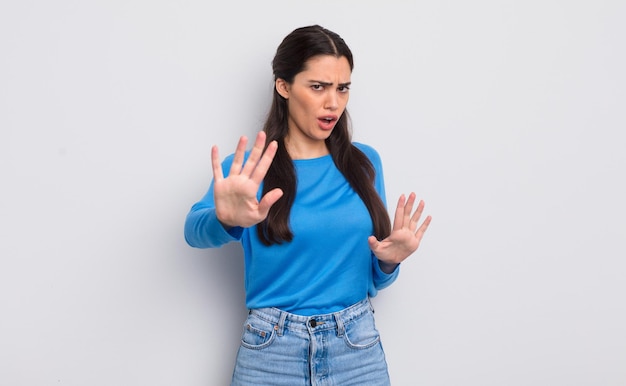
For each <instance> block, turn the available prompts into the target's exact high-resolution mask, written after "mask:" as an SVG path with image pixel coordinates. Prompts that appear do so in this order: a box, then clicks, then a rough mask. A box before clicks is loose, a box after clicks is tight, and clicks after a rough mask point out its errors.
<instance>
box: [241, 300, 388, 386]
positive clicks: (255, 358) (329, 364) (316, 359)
mask: <svg viewBox="0 0 626 386" xmlns="http://www.w3.org/2000/svg"><path fill="white" fill-rule="evenodd" d="M231 385H232V386H242V385H271V386H280V385H286V386H300V385H302V386H326V385H341V386H348V385H360V386H363V385H371V386H379V385H380V386H383V385H390V382H389V375H388V372H387V362H386V361H385V354H384V352H383V348H382V345H381V343H380V335H379V334H378V331H377V330H376V326H375V324H374V310H373V308H372V306H371V304H370V301H369V299H365V300H363V301H361V302H359V303H357V304H355V305H353V306H351V307H348V308H346V309H345V310H342V311H339V312H335V313H332V314H325V315H318V316H299V315H294V314H290V313H287V312H284V311H281V310H279V309H277V308H261V309H255V310H251V311H250V312H249V314H248V318H247V320H246V322H245V323H244V326H243V334H242V338H241V345H240V347H239V351H238V353H237V361H236V363H235V370H234V372H233V379H232V384H231Z"/></svg>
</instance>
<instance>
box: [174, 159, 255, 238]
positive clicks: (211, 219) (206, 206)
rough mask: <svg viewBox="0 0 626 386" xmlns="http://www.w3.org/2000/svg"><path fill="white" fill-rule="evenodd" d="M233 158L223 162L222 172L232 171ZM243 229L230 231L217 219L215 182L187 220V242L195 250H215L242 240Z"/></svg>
mask: <svg viewBox="0 0 626 386" xmlns="http://www.w3.org/2000/svg"><path fill="white" fill-rule="evenodd" d="M232 160H233V156H232V155H230V156H228V157H226V159H225V160H224V161H223V162H222V170H230V165H231V164H232ZM242 234H243V228H241V227H233V228H230V229H228V230H226V229H225V228H224V226H223V225H222V223H220V222H219V220H218V219H217V214H216V212H215V202H214V201H213V181H211V185H210V187H209V191H208V192H207V193H206V194H205V195H204V197H203V198H202V199H201V200H200V201H198V202H196V203H195V204H194V205H193V206H192V207H191V210H190V211H189V213H188V214H187V217H186V218H185V227H184V235H185V241H186V242H187V244H189V245H190V246H192V247H195V248H215V247H220V246H222V245H224V244H226V243H228V242H231V241H237V240H240V239H241V236H242Z"/></svg>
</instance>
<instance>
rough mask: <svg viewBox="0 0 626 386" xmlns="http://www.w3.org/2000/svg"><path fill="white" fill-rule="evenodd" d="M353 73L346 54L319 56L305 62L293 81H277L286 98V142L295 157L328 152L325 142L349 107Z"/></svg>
mask: <svg viewBox="0 0 626 386" xmlns="http://www.w3.org/2000/svg"><path fill="white" fill-rule="evenodd" d="M350 76H351V70H350V64H349V63H348V60H347V59H346V58H345V57H343V56H342V57H340V58H337V57H334V56H332V55H319V56H314V57H312V58H311V59H309V60H308V61H307V62H306V64H305V66H304V70H303V71H302V72H300V73H298V74H297V75H296V76H295V77H294V80H293V83H291V84H289V83H287V82H285V81H284V80H282V79H278V80H276V90H277V91H278V93H279V94H280V95H281V96H282V97H283V98H285V99H287V106H288V112H289V117H288V125H289V131H288V133H287V137H286V138H285V144H286V146H287V151H288V152H289V153H290V155H291V157H292V158H311V157H316V156H321V155H324V154H328V150H327V149H326V144H325V142H324V141H325V140H326V138H328V137H329V136H330V134H331V133H332V131H333V129H334V127H335V124H336V123H337V120H338V119H339V118H340V117H341V115H342V114H343V112H344V110H345V109H346V105H347V103H348V97H349V90H350Z"/></svg>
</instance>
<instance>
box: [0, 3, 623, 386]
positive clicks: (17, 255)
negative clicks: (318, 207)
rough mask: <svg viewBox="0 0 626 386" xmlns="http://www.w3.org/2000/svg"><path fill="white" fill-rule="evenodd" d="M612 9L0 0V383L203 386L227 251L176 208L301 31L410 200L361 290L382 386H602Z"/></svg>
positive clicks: (220, 311) (616, 67)
mask: <svg viewBox="0 0 626 386" xmlns="http://www.w3.org/2000/svg"><path fill="white" fill-rule="evenodd" d="M625 4H626V3H624V2H620V1H617V0H616V1H565V0H563V1H551V0H548V1H513V0H511V1H495V0H492V1H487V0H485V1H473V2H466V1H460V0H456V1H397V2H371V3H368V2H363V1H322V2H309V3H306V2H294V1H258V2H255V1H249V2H245V3H244V2H238V1H232V2H207V1H197V0H183V1H147V0H136V1H134V0H131V1H126V0H125V1H119V0H116V1H110V0H106V1H105V0H99V1H89V2H82V1H74V0H60V1H54V2H51V1H43V0H29V1H19V2H18V1H3V2H2V4H1V5H0V55H1V57H0V176H1V184H2V185H1V188H0V256H1V260H0V384H1V385H6V386H23V385H27V386H31V385H36V386H39V385H76V386H85V385H89V386H113V385H115V386H122V385H123V386H126V385H128V386H135V385H151V386H161V385H163V386H165V385H167V386H169V385H177V386H178V385H184V386H201V385H226V384H228V382H229V380H230V375H231V371H232V366H233V363H234V358H235V353H236V350H237V347H238V343H239V337H240V333H241V324H242V322H243V318H244V316H245V312H246V310H245V305H244V290H243V265H242V252H241V249H240V247H239V245H238V244H229V245H227V246H226V247H224V248H221V249H215V250H198V249H193V248H191V247H189V246H187V245H186V244H185V242H184V239H183V223H184V219H185V215H186V214H187V212H188V210H189V208H190V207H191V205H192V204H193V203H194V202H195V201H197V200H199V199H200V198H201V197H202V195H203V194H204V193H205V191H206V189H207V188H208V185H209V182H210V179H211V177H212V174H211V168H210V155H209V154H210V147H211V146H212V145H214V144H217V145H218V146H219V147H220V150H221V154H222V156H225V155H227V154H228V153H231V152H232V151H234V148H235V145H236V143H237V140H238V138H239V136H240V135H247V136H254V135H255V133H256V132H257V131H258V130H260V129H261V125H262V122H263V120H264V117H265V114H266V111H267V108H268V106H269V100H270V96H271V90H272V75H271V65H270V62H271V59H272V57H273V55H274V52H275V50H276V47H277V46H278V44H279V43H280V41H281V40H282V38H283V37H284V36H285V35H286V34H288V33H289V32H291V31H292V30H293V29H294V28H296V27H300V26H303V25H309V24H321V25H323V26H325V27H327V28H330V29H331V30H335V31H336V32H338V33H339V34H341V35H342V37H344V39H345V40H346V41H347V43H348V44H349V46H350V47H351V48H352V50H353V53H354V56H355V69H354V72H353V76H352V81H353V86H352V90H351V100H350V103H349V104H348V108H349V111H350V113H351V116H352V120H353V127H354V140H357V141H360V142H365V143H368V144H370V145H372V146H374V147H375V148H376V149H377V150H378V151H379V153H380V154H381V156H382V158H383V166H384V168H385V179H386V187H387V193H388V202H387V203H388V205H389V206H390V207H394V206H395V203H396V200H397V198H398V196H399V195H400V194H401V193H408V192H410V191H415V192H416V193H417V195H418V197H419V198H423V199H424V200H425V201H426V211H427V212H428V213H429V214H431V215H432V216H433V218H434V220H433V223H432V225H431V228H430V229H429V230H428V233H427V235H426V237H425V238H424V241H423V244H422V246H421V248H420V249H419V250H418V252H417V253H415V254H414V255H413V256H412V257H411V258H410V259H409V260H407V261H406V262H405V263H404V264H403V265H402V267H401V275H400V277H399V279H398V281H397V282H396V283H395V284H394V285H393V286H392V287H390V288H388V289H386V290H384V291H382V292H381V293H380V294H379V296H377V297H376V298H375V299H374V305H375V307H376V315H377V321H378V327H379V330H380V332H381V335H382V339H383V344H384V347H385V350H386V352H387V360H388V364H389V369H390V372H391V377H392V382H393V384H394V385H424V386H459V385H461V386H466V385H468V386H470V385H471V386H502V385H507V386H522V385H524V386H525V385H533V386H537V385H541V386H553V385H563V386H575V385H590V386H591V385H593V386H609V385H610V386H617V385H625V384H626V328H625V327H624V326H626V299H625V295H626V280H625V277H626V261H625V260H626V225H625V224H626V221H625V218H626V204H625V203H624V200H625V197H626V188H625V181H624V180H625V178H624V176H625V174H626V155H625V154H626V151H625V150H624V147H625V145H626V135H625V133H624V131H625V130H626V76H625V71H624V69H625V68H626V54H625V47H626V42H625V40H626V39H625V37H626V27H625V24H624V20H626V5H625ZM334 220H336V221H341V219H334ZM321 258H325V257H321ZM328 258H330V257H328Z"/></svg>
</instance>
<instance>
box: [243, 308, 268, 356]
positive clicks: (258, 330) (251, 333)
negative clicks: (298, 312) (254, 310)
mask: <svg viewBox="0 0 626 386" xmlns="http://www.w3.org/2000/svg"><path fill="white" fill-rule="evenodd" d="M275 337H276V330H275V329H274V325H273V324H271V323H269V322H267V321H265V320H262V319H259V318H258V317H256V316H254V315H248V318H247V319H246V322H245V323H244V325H243V333H242V335H241V345H242V346H243V347H246V348H249V349H253V350H261V349H264V348H266V347H269V346H270V345H271V344H272V342H273V341H274V338H275Z"/></svg>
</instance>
